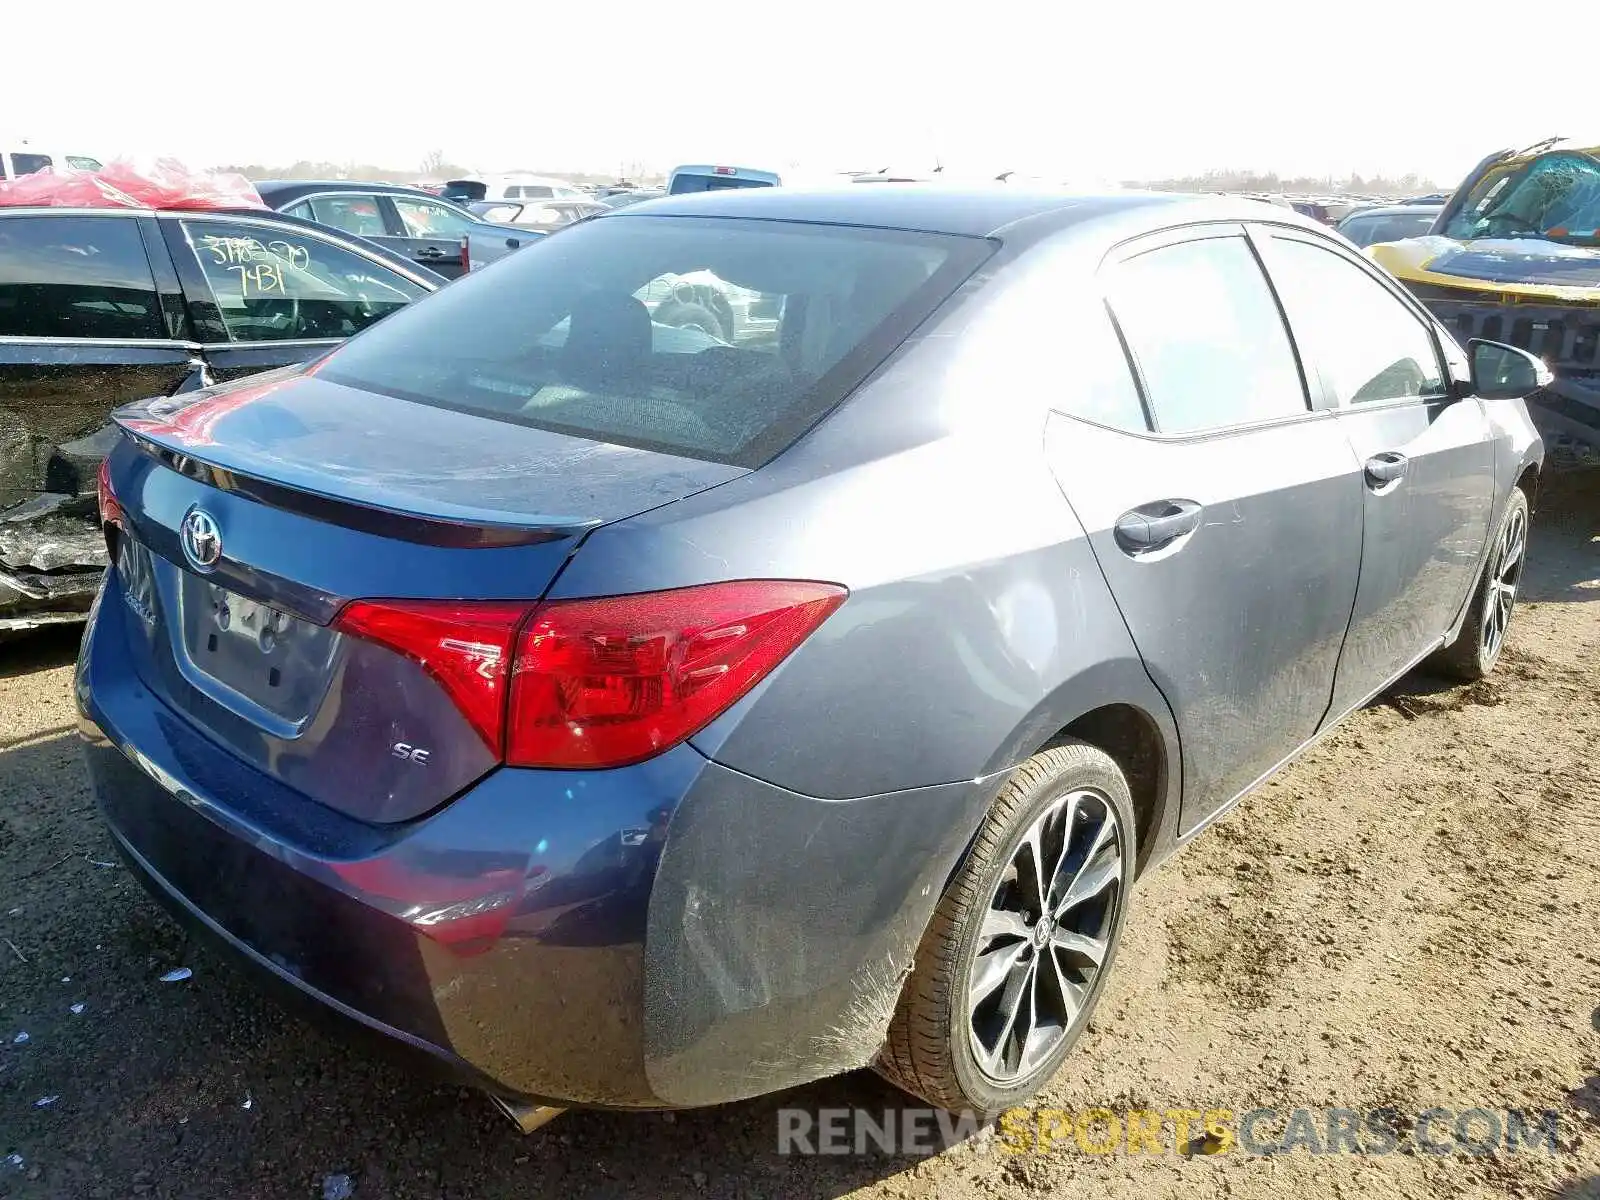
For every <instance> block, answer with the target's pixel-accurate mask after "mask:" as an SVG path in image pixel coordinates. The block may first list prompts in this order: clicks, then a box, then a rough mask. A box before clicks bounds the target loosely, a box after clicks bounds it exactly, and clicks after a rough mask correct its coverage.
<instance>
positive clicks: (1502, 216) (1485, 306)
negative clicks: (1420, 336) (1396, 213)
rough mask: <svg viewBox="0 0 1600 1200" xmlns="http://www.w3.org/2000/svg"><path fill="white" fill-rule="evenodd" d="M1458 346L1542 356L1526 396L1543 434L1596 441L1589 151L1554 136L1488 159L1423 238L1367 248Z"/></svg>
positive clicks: (1599, 277) (1598, 197)
mask: <svg viewBox="0 0 1600 1200" xmlns="http://www.w3.org/2000/svg"><path fill="white" fill-rule="evenodd" d="M1367 253H1368V254H1369V255H1371V257H1372V258H1373V259H1375V260H1376V261H1377V262H1379V263H1381V264H1382V265H1383V266H1384V267H1386V268H1388V269H1389V270H1390V271H1391V272H1393V273H1394V274H1395V275H1396V276H1397V277H1398V278H1399V279H1400V281H1401V282H1402V283H1404V284H1405V285H1406V286H1407V287H1408V288H1410V289H1411V290H1412V292H1414V293H1415V294H1416V296H1417V298H1418V299H1419V300H1421V301H1422V302H1423V303H1424V304H1426V305H1427V306H1428V308H1430V309H1431V310H1432V311H1433V313H1434V314H1435V315H1436V316H1437V317H1438V318H1439V319H1440V320H1441V321H1442V322H1443V323H1444V324H1445V326H1446V327H1447V328H1448V329H1450V330H1451V332H1453V333H1454V334H1455V335H1456V337H1457V338H1458V339H1460V341H1461V342H1462V343H1463V344H1464V343H1465V342H1466V341H1467V339H1469V338H1475V337H1481V338H1488V339H1490V340H1493V341H1501V342H1509V343H1511V344H1512V345H1515V346H1521V347H1522V348H1523V349H1525V350H1529V351H1532V352H1533V353H1534V354H1537V355H1538V356H1539V357H1541V358H1543V359H1544V360H1545V361H1546V363H1547V364H1548V365H1549V366H1550V368H1551V369H1552V370H1553V371H1554V372H1555V374H1556V380H1555V382H1554V383H1553V384H1552V385H1551V386H1550V387H1548V388H1546V389H1544V390H1543V391H1542V392H1541V393H1540V394H1538V395H1537V396H1534V397H1531V398H1530V399H1529V403H1528V407H1529V411H1530V412H1532V413H1533V414H1534V417H1535V420H1536V421H1537V422H1538V423H1539V424H1540V425H1541V426H1543V427H1544V428H1545V430H1546V431H1548V432H1557V433H1568V434H1572V435H1574V436H1577V437H1579V438H1582V439H1584V440H1586V441H1589V442H1591V443H1594V444H1595V445H1600V147H1595V146H1589V147H1584V146H1579V145H1576V144H1571V143H1567V142H1564V141H1560V140H1557V139H1552V140H1550V141H1546V142H1541V143H1539V144H1537V145H1535V146H1531V147H1529V148H1527V149H1526V150H1518V151H1511V150H1507V151H1501V152H1499V153H1497V154H1492V155H1490V156H1489V157H1488V158H1486V159H1484V161H1483V162H1481V163H1479V164H1478V166H1477V168H1476V169H1475V170H1474V171H1473V172H1472V174H1471V175H1469V176H1468V177H1467V179H1466V181H1465V182H1464V183H1463V184H1462V185H1461V186H1460V187H1459V188H1458V189H1457V190H1456V193H1455V195H1453V196H1452V197H1451V198H1450V200H1449V202H1448V203H1447V204H1446V205H1445V207H1444V211H1443V212H1441V213H1440V214H1439V219H1438V220H1437V221H1436V222H1435V223H1434V227H1433V232H1432V233H1430V234H1429V235H1428V236H1426V237H1419V238H1410V239H1407V240H1406V241H1401V242H1385V243H1379V244H1378V245H1375V246H1369V247H1367Z"/></svg>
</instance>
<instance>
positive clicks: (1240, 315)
mask: <svg viewBox="0 0 1600 1200" xmlns="http://www.w3.org/2000/svg"><path fill="white" fill-rule="evenodd" d="M1112 308H1113V309H1114V310H1115V312H1116V315H1117V320H1118V321H1119V322H1120V324H1121V326H1122V332H1123V335H1124V336H1125V337H1126V338H1127V340H1128V347H1129V349H1130V350H1132V351H1133V355H1134V359H1135V361H1136V362H1137V363H1138V365H1139V371H1140V373H1141V374H1142V375H1143V377H1144V384H1145V388H1146V390H1147V393H1148V395H1147V399H1148V400H1149V402H1150V408H1151V414H1152V416H1154V418H1155V422H1156V428H1157V429H1159V430H1160V431H1161V432H1162V433H1193V432H1196V431H1199V430H1204V429H1222V428H1226V427H1228V426H1231V425H1243V424H1248V423H1250V422H1254V421H1266V420H1271V419H1273V418H1276V417H1286V416H1293V415H1295V414H1297V413H1303V412H1305V411H1306V396H1305V389H1304V387H1303V385H1302V384H1301V380H1300V370H1299V367H1298V366H1297V364H1296V362H1295V357H1294V350H1293V348H1292V347H1291V346H1290V343H1289V335H1288V332H1287V330H1286V329H1285V328H1284V324H1283V317H1282V315H1281V314H1280V313H1279V312H1278V305H1277V302H1276V300H1274V298H1273V295H1272V291H1271V289H1270V288H1268V286H1267V280H1266V276H1265V275H1263V274H1262V272H1261V267H1260V264H1259V263H1258V262H1257V261H1256V256H1255V254H1254V252H1252V251H1251V249H1250V244H1249V243H1248V242H1247V241H1245V239H1244V238H1243V237H1218V238H1206V239H1204V240H1202V241H1194V242H1181V243H1179V244H1177V245H1173V246H1163V247H1161V248H1160V249H1158V250H1150V251H1147V252H1146V253H1144V254H1141V255H1139V256H1138V257H1136V258H1133V259H1130V260H1129V261H1127V262H1125V263H1122V264H1120V266H1119V267H1118V268H1117V270H1116V272H1115V276H1114V281H1113V284H1112Z"/></svg>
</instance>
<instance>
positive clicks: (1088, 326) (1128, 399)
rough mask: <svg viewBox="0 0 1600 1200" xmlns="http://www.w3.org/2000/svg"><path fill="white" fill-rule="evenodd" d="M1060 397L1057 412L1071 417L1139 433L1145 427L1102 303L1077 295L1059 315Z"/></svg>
mask: <svg viewBox="0 0 1600 1200" xmlns="http://www.w3.org/2000/svg"><path fill="white" fill-rule="evenodd" d="M1062 316H1063V321H1062V324H1061V339H1062V354H1063V357H1062V360H1061V361H1062V365H1063V366H1064V367H1065V369H1064V370H1063V371H1062V372H1061V374H1060V377H1059V382H1060V383H1061V385H1062V389H1063V390H1062V393H1061V395H1060V397H1059V399H1058V400H1057V401H1056V403H1055V407H1056V408H1057V409H1059V410H1060V411H1062V412H1064V413H1069V414H1070V415H1072V416H1074V417H1080V418H1082V419H1083V420H1085V421H1093V422H1094V423H1095V424H1096V425H1109V426H1111V428H1113V429H1126V430H1130V431H1133V432H1136V433H1143V432H1145V431H1146V430H1147V429H1148V428H1149V424H1148V423H1147V422H1146V420H1145V415H1144V406H1143V405H1141V404H1140V403H1139V389H1138V388H1137V387H1136V386H1135V385H1134V382H1133V372H1132V371H1131V370H1130V369H1129V367H1128V356H1127V354H1126V353H1125V352H1124V351H1123V349H1122V342H1121V340H1120V339H1119V338H1118V337H1117V331H1116V328H1115V327H1114V326H1113V325H1112V324H1111V317H1110V315H1109V314H1108V313H1107V312H1106V307H1105V304H1104V302H1102V301H1101V299H1100V297H1098V296H1094V295H1087V294H1084V295H1081V297H1079V296H1075V297H1074V299H1073V300H1072V301H1070V303H1069V307H1068V309H1067V311H1066V312H1065V313H1063V314H1062Z"/></svg>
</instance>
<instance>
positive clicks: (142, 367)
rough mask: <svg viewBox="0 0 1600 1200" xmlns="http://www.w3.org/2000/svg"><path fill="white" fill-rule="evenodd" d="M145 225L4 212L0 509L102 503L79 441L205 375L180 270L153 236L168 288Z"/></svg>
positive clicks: (93, 454)
mask: <svg viewBox="0 0 1600 1200" xmlns="http://www.w3.org/2000/svg"><path fill="white" fill-rule="evenodd" d="M145 224H153V222H151V219H150V218H148V217H141V216H138V215H136V214H133V213H128V212H114V211H103V212H94V213H89V212H75V213H66V212H60V211H47V210H33V211H31V212H25V211H11V212H6V211H4V210H0V512H4V511H6V510H8V509H10V508H12V507H13V506H15V505H17V504H19V503H22V502H24V501H27V500H32V499H35V498H37V497H39V496H41V495H42V494H45V493H50V494H54V495H57V496H60V495H79V494H82V495H92V494H93V492H94V487H95V480H94V471H95V466H96V464H97V463H98V461H99V454H98V452H97V451H93V450H87V449H84V450H81V452H80V451H79V450H75V449H74V447H75V445H76V443H77V442H79V441H80V440H81V439H83V438H86V437H89V436H90V435H92V434H94V433H95V432H96V431H97V430H100V429H102V428H103V427H104V426H105V425H106V423H107V419H108V417H109V414H110V412H111V410H112V409H113V408H115V407H116V406H117V405H119V404H126V403H129V402H131V401H134V400H139V399H143V398H144V397H146V396H152V395H164V394H166V393H169V392H172V391H174V390H177V389H178V388H180V387H181V386H182V385H183V384H184V383H185V381H186V380H187V379H188V378H189V377H190V375H191V374H192V373H193V371H194V370H195V367H196V365H197V364H196V363H195V356H194V353H193V350H192V347H191V346H190V345H189V343H188V341H187V338H188V330H187V327H186V325H185V322H184V318H183V316H182V312H181V308H179V306H177V305H176V304H175V303H174V302H173V301H174V300H175V297H174V295H173V293H174V292H175V291H176V279H175V278H173V273H172V266H171V263H170V262H169V261H164V260H165V251H164V250H162V249H161V246H160V242H159V240H154V239H153V245H154V246H155V249H156V251H157V254H158V256H159V258H158V261H159V265H160V266H161V268H162V271H161V275H162V277H163V279H164V280H165V281H167V282H166V284H165V286H163V287H158V285H157V272H156V271H155V270H154V269H153V268H152V266H151V258H150V255H149V254H148V253H147V251H146V239H145V237H144V236H143V235H142V233H141V225H145ZM163 293H165V295H164V294H163Z"/></svg>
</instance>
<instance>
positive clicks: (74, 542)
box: [0, 207, 444, 634]
mask: <svg viewBox="0 0 1600 1200" xmlns="http://www.w3.org/2000/svg"><path fill="white" fill-rule="evenodd" d="M443 282H444V281H443V280H442V279H441V278H439V277H438V276H436V275H434V274H433V273H431V272H429V271H426V270H423V269H422V268H419V267H417V266H415V265H414V264H412V263H410V262H407V261H406V260H405V259H403V258H400V257H398V256H395V255H391V254H388V253H387V252H385V251H384V250H382V249H381V248H379V247H376V246H372V245H370V244H367V243H362V242H358V241H355V240H352V239H348V238H344V237H340V236H338V235H330V234H329V232H328V231H327V230H323V229H319V228H318V227H317V226H316V225H314V224H312V223H311V222H309V221H300V220H297V219H295V218H293V217H281V216H277V215H275V214H272V213H264V212H261V211H259V210H252V211H248V212H245V211H240V212H229V211H216V210H212V211H204V212H200V211H192V212H156V211H152V210H143V209H125V208H119V209H67V208H20V207H18V208H0V634H4V633H8V632H17V631H20V630H25V629H29V628H32V627H35V626H38V625H43V624H49V623H55V622H62V621H81V620H82V619H83V616H84V613H85V612H86V611H87V610H88V608H89V604H90V601H91V600H92V598H93V596H94V590H95V588H96V587H97V586H98V585H99V582H100V574H101V571H102V570H103V568H104V567H105V565H106V549H105V541H104V539H103V538H102V536H101V534H100V530H99V525H98V522H97V521H96V519H95V498H94V497H95V478H96V472H97V469H98V466H99V463H100V460H101V458H102V457H103V456H104V454H105V451H106V448H107V447H108V446H109V445H110V444H111V442H112V441H114V440H115V436H116V435H115V431H114V429H113V428H112V427H111V426H110V424H109V423H108V419H109V415H110V413H111V411H112V409H114V408H116V407H117V406H119V405H122V404H127V403H130V402H133V401H136V400H142V399H145V398H147V397H151V396H163V395H173V394H177V393H181V392H187V391H190V390H193V389H195V388H198V387H202V386H205V385H207V384H210V383H214V382H222V381H226V380H229V379H234V378H237V377H239V376H242V375H249V374H252V373H255V372H258V371H264V370H268V369H271V368H275V367H283V366H288V365H290V364H294V363H298V362H302V361H304V360H306V359H308V358H310V357H313V356H315V355H317V354H319V353H321V352H322V351H324V350H326V349H327V348H328V347H330V346H332V345H335V344H336V343H337V342H338V341H340V340H341V339H343V338H344V337H346V336H348V335H349V334H351V333H354V332H356V331H357V330H359V329H361V328H363V327H365V326H366V325H369V324H371V323H372V322H373V321H375V320H377V319H378V318H380V317H382V316H384V315H385V314H387V313H389V312H392V311H394V310H395V309H396V308H399V307H402V306H404V305H405V304H406V303H408V302H409V301H411V300H413V299H415V298H416V297H418V296H422V295H425V294H427V293H428V292H431V291H433V290H434V289H435V288H437V287H439V286H440V285H441V284H442V283H443Z"/></svg>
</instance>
